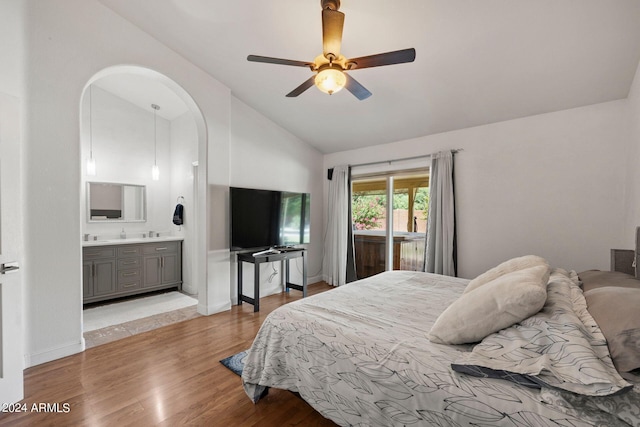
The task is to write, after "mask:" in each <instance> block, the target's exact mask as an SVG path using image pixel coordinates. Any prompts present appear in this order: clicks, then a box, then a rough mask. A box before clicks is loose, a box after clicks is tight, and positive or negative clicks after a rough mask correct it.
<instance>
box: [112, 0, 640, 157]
mask: <svg viewBox="0 0 640 427" xmlns="http://www.w3.org/2000/svg"><path fill="white" fill-rule="evenodd" d="M100 1H101V2H102V3H103V4H104V5H105V6H107V7H109V8H110V9H112V10H114V11H115V12H116V13H118V14H119V15H121V16H122V17H124V18H126V19H127V20H129V21H131V22H132V23H133V24H135V25H136V26H138V27H140V28H141V29H143V30H144V31H146V32H148V33H149V34H150V35H152V36H153V37H155V38H156V39H158V40H159V41H161V42H162V43H164V44H165V45H167V46H169V47H170V48H172V49H173V50H175V51H177V52H178V53H180V54H181V55H182V56H184V57H185V58H187V59H188V60H189V61H191V62H193V63H194V64H196V65H198V66H199V67H201V68H202V69H204V70H206V71H207V72H209V73H210V74H211V75H212V76H214V77H215V78H216V79H218V80H219V81H221V82H222V83H223V84H225V85H226V86H227V87H229V88H230V89H231V91H232V94H233V95H234V96H235V97H237V98H238V99H240V100H241V101H243V102H245V103H246V104H248V105H250V106H251V107H253V108H254V109H256V110H258V111H259V112H261V113H262V114H263V115H265V116H266V117H268V118H269V119H271V120H272V121H273V122H275V123H277V124H278V125H280V126H282V127H283V128H285V129H287V130H288V131H289V132H291V133H292V134H294V135H296V136H297V137H299V138H300V139H302V140H303V141H305V142H307V143H309V144H311V145H313V146H315V147H316V148H317V149H318V150H320V151H321V152H324V153H331V152H336V151H342V150H347V149H352V148H359V147H364V146H370V145H376V144H382V143H387V142H393V141H400V140H404V139H410V138H414V137H419V136H423V135H430V134H434V133H440V132H446V131H450V130H455V129H462V128H467V127H472V126H477V125H482V124H486V123H494V122H499V121H504V120H510V119H514V118H518V117H525V116H530V115H535V114H541V113H547V112H552V111H559V110H563V109H568V108H574V107H579V106H584V105H590V104H595V103H600V102H605V101H611V100H616V99H622V98H625V97H626V96H627V94H628V92H629V88H630V85H631V83H632V80H633V77H634V73H635V71H636V68H637V66H638V61H639V59H640V1H638V0H615V1H603V0H579V1H577V0H400V1H395V2H391V1H383V0H342V4H341V7H340V11H341V12H343V13H344V14H345V15H346V18H345V24H344V33H343V43H342V53H343V54H344V55H345V56H346V57H347V58H350V57H357V56H364V55H370V54H375V53H381V52H387V51H392V50H398V49H404V48H409V47H413V48H415V49H416V52H417V53H416V59H415V62H412V63H407V64H399V65H391V66H384V67H376V68H368V69H362V70H354V71H352V72H351V75H352V76H353V77H354V78H355V79H357V80H358V82H360V83H361V84H362V85H363V86H365V87H366V88H367V89H368V90H369V91H371V92H372V93H373V96H371V97H369V98H368V99H366V100H364V101H359V100H358V99H357V98H355V97H354V96H353V95H351V94H350V93H349V92H347V91H346V90H345V91H341V92H339V93H336V94H334V95H331V96H329V95H326V94H324V93H322V92H320V91H318V90H317V89H315V88H311V89H309V90H307V91H306V92H304V93H303V94H301V95H300V96H298V97H296V98H287V97H285V95H286V94H287V93H289V92H290V91H291V90H293V89H294V88H295V87H297V86H298V85H300V84H301V83H302V82H303V81H304V80H306V79H308V78H309V77H310V76H311V71H310V70H309V69H307V68H303V67H289V66H283V65H273V64H262V63H252V62H248V61H247V60H246V58H247V55H250V54H255V55H263V56H272V57H279V58H287V59H294V60H300V61H312V60H313V58H315V57H316V56H317V55H319V54H321V53H322V23H321V6H320V4H321V3H320V0H269V1H265V0H261V1H258V0H243V1H221V0H100Z"/></svg>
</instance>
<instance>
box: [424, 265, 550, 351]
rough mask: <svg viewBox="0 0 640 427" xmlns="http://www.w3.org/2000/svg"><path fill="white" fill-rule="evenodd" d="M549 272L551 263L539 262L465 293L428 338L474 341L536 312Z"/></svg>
mask: <svg viewBox="0 0 640 427" xmlns="http://www.w3.org/2000/svg"><path fill="white" fill-rule="evenodd" d="M549 274H550V268H549V266H548V265H538V266H535V267H530V268H526V269H524V270H518V271H513V272H511V273H507V274H504V275H502V276H500V277H498V278H496V279H494V280H492V281H491V282H489V283H486V284H484V285H483V286H481V287H479V288H477V289H475V290H473V291H471V292H468V293H465V294H462V296H461V297H460V298H458V299H457V300H456V301H454V302H453V304H451V305H450V306H449V307H448V308H447V309H446V310H445V311H444V312H443V313H442V314H441V315H440V317H438V319H437V320H436V323H435V324H434V325H433V327H432V328H431V331H429V334H428V335H427V337H428V338H429V340H431V341H432V342H435V343H439V344H465V343H474V342H478V341H481V340H482V339H483V338H484V337H486V336H487V335H489V334H491V333H493V332H497V331H499V330H500V329H504V328H507V327H509V326H511V325H513V324H514V323H518V322H519V321H521V320H523V319H526V318H527V317H529V316H531V315H533V314H536V313H537V312H538V311H540V309H542V307H543V306H544V303H545V302H546V300H547V282H548V281H549Z"/></svg>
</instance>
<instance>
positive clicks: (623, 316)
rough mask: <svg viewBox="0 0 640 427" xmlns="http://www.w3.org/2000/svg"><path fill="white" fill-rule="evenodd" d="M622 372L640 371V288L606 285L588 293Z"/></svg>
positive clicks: (594, 313)
mask: <svg viewBox="0 0 640 427" xmlns="http://www.w3.org/2000/svg"><path fill="white" fill-rule="evenodd" d="M584 297H585V299H586V300H587V310H588V311H589V313H591V316H593V318H594V319H595V321H596V323H598V326H600V329H601V330H602V334H603V335H604V337H605V338H606V340H607V345H608V346H609V352H610V353H611V358H612V359H613V364H614V365H615V366H616V369H618V371H619V372H629V371H632V370H634V369H638V368H640V287H638V288H634V287H618V286H605V287H599V288H595V289H591V290H589V291H587V292H585V293H584Z"/></svg>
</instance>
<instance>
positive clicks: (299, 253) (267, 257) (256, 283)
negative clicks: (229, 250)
mask: <svg viewBox="0 0 640 427" xmlns="http://www.w3.org/2000/svg"><path fill="white" fill-rule="evenodd" d="M294 258H302V285H296V284H294V283H291V282H290V281H289V261H291V260H292V259H294ZM275 261H280V262H281V263H283V264H284V270H285V280H284V283H285V292H289V290H290V289H295V290H297V291H301V292H302V297H303V298H304V297H306V296H307V250H306V249H288V250H286V251H281V252H280V251H271V250H268V251H266V252H265V251H262V252H254V253H239V254H238V305H242V302H243V301H244V302H248V303H249V304H253V311H254V312H257V311H260V264H263V263H265V262H275ZM245 262H248V263H251V264H254V266H255V267H254V273H253V298H251V297H248V296H246V295H244V294H243V293H242V284H243V283H242V265H243V263H245Z"/></svg>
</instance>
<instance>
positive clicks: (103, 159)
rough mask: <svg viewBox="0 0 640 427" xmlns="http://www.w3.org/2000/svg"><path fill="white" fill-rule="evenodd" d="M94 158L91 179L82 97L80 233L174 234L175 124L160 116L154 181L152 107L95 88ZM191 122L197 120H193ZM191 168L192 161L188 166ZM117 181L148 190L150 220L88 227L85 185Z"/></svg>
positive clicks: (86, 107) (85, 101)
mask: <svg viewBox="0 0 640 427" xmlns="http://www.w3.org/2000/svg"><path fill="white" fill-rule="evenodd" d="M92 98H93V108H92V116H93V120H92V122H93V128H92V129H91V131H92V133H93V158H94V159H95V161H96V175H95V176H87V175H86V172H85V170H84V168H85V167H86V160H87V159H88V158H89V145H90V144H89V142H90V138H89V134H90V129H89V96H88V89H87V92H86V93H85V96H84V98H83V107H82V108H83V114H82V120H83V123H82V136H81V138H82V155H81V159H82V168H83V173H82V176H81V179H82V190H81V199H80V205H81V207H83V208H84V209H81V216H80V221H81V225H82V234H85V233H89V234H91V235H92V236H93V235H97V236H99V237H101V238H116V237H118V236H119V235H120V231H121V230H122V229H123V228H124V230H125V232H126V234H127V236H128V237H140V236H141V235H142V233H147V232H149V231H150V230H153V231H155V232H160V233H161V234H162V235H167V234H171V233H172V231H173V230H172V228H173V227H172V224H171V215H172V212H173V201H174V199H173V195H174V193H173V192H171V191H167V189H168V188H170V187H171V185H172V182H173V177H172V176H173V175H172V171H173V163H174V157H173V153H172V150H171V133H172V131H171V125H172V124H171V123H170V122H169V121H168V120H165V119H163V118H162V117H160V116H158V117H157V159H158V167H159V168H160V179H159V180H158V181H153V180H152V179H151V166H152V165H153V162H154V125H153V112H152V110H151V106H149V109H148V111H145V110H143V109H141V108H139V107H137V106H135V105H133V104H131V103H130V102H127V101H125V100H123V99H122V98H119V97H117V96H115V95H113V94H111V93H109V92H107V91H105V90H103V89H101V88H99V87H97V86H95V85H94V87H93V93H92ZM191 120H193V119H191ZM189 164H190V162H189ZM87 181H92V182H117V183H124V184H135V185H144V186H146V193H147V221H146V222H127V223H122V222H120V223H108V222H97V223H96V222H91V223H88V222H87V221H86V219H87V209H86V182H87Z"/></svg>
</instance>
